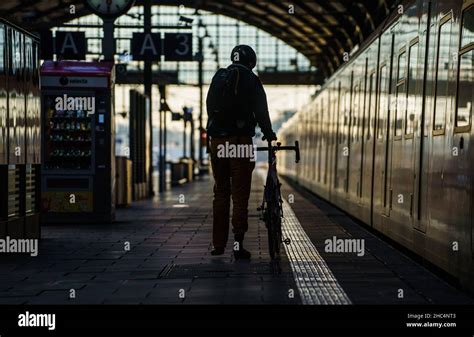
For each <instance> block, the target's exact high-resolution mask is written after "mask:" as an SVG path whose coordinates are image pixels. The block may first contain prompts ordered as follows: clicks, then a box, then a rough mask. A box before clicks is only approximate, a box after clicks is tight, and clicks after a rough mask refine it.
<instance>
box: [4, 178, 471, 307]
mask: <svg viewBox="0 0 474 337" xmlns="http://www.w3.org/2000/svg"><path fill="white" fill-rule="evenodd" d="M282 183H283V190H282V193H283V196H284V198H286V196H288V195H289V194H293V195H294V203H292V204H288V203H286V202H285V206H284V212H285V224H284V229H283V230H284V236H286V237H290V238H291V240H292V242H291V244H290V245H288V246H284V251H283V253H282V255H283V256H282V261H281V273H280V274H276V273H275V272H274V271H273V270H272V268H271V266H270V264H269V261H270V257H269V254H268V249H267V236H266V235H267V232H266V228H265V225H264V223H263V222H262V221H260V220H259V214H258V212H257V210H256V208H257V206H258V205H259V203H260V202H261V198H262V194H263V180H262V172H261V171H256V172H255V175H254V183H253V187H252V194H251V200H250V206H249V232H248V234H247V236H246V240H245V242H244V244H245V248H246V249H248V250H249V251H250V252H251V253H252V259H251V261H250V262H241V261H234V259H233V255H232V238H231V237H230V240H229V244H228V248H227V251H226V253H225V255H223V256H219V257H214V256H211V254H210V251H211V248H212V247H211V243H210V240H211V231H212V178H209V177H205V178H201V180H197V181H195V182H193V183H192V184H188V185H184V186H181V187H178V188H174V189H173V190H171V191H168V192H166V193H165V194H164V195H162V196H160V197H156V198H155V199H154V200H145V201H140V202H136V203H134V204H133V205H132V207H130V208H128V209H120V210H118V211H117V222H116V223H115V224H112V225H105V224H104V225H100V224H98V225H50V226H43V228H42V238H43V239H42V240H41V241H40V247H39V255H38V256H37V257H30V256H20V255H16V256H15V255H10V256H7V255H8V254H4V256H0V304H71V305H74V304H473V303H474V301H473V298H472V297H471V296H470V295H468V294H467V293H464V292H463V291H462V290H459V289H457V288H456V287H455V286H453V285H451V284H449V283H447V282H445V281H444V280H443V279H441V278H440V277H438V276H437V275H435V274H433V273H432V272H431V271H430V270H428V269H426V268H425V267H424V266H422V265H420V264H419V263H417V262H415V261H413V260H412V259H411V258H410V257H408V256H406V255H404V254H403V253H401V252H400V251H399V250H398V249H396V248H394V247H392V246H390V245H389V244H388V243H387V242H386V241H384V240H382V239H381V238H379V237H377V236H375V235H374V234H372V233H371V232H370V231H367V230H366V229H365V228H364V227H363V226H360V224H358V223H355V222H354V221H353V220H351V219H350V218H349V217H347V216H346V215H345V214H344V213H342V212H340V211H339V210H337V209H335V208H334V207H333V206H331V205H329V204H328V203H326V202H324V201H323V200H321V199H319V198H318V197H316V196H314V195H311V194H309V193H308V192H305V191H302V190H300V189H298V188H296V187H294V186H291V185H290V184H289V183H288V182H286V181H285V180H282ZM231 235H232V234H231ZM333 236H336V237H338V238H357V239H363V240H364V242H365V254H364V255H363V256H357V255H356V254H354V253H330V252H325V240H326V239H327V238H331V237H333ZM400 289H401V290H402V293H403V296H401V297H400Z"/></svg>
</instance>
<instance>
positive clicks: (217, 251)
mask: <svg viewBox="0 0 474 337" xmlns="http://www.w3.org/2000/svg"><path fill="white" fill-rule="evenodd" d="M222 254H224V248H220V247H218V248H214V249H213V250H211V255H213V256H217V255H222Z"/></svg>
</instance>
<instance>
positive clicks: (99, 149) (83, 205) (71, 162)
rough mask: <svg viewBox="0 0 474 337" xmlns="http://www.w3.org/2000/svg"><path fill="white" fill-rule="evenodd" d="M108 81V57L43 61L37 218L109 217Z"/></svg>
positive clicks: (111, 75) (111, 138) (111, 137)
mask: <svg viewBox="0 0 474 337" xmlns="http://www.w3.org/2000/svg"><path fill="white" fill-rule="evenodd" d="M114 81H115V71H114V65H113V63H110V62H78V61H45V62H44V63H43V65H42V67H41V89H42V90H41V92H42V98H41V99H42V101H41V104H42V109H43V114H42V116H43V117H42V118H43V133H42V144H43V149H44V150H43V169H42V196H41V207H42V212H43V217H42V221H43V223H83V222H87V223H103V222H107V223H110V222H112V221H114V217H115V198H114V196H115V128H114Z"/></svg>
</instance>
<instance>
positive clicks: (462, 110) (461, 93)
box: [456, 49, 474, 131]
mask: <svg viewBox="0 0 474 337" xmlns="http://www.w3.org/2000/svg"><path fill="white" fill-rule="evenodd" d="M473 73H474V49H471V50H470V51H469V52H467V53H464V54H463V55H461V57H460V60H459V79H458V83H459V84H458V95H457V96H458V98H457V111H456V127H466V126H469V125H471V118H472V100H473V98H474V97H473V96H474V95H473V94H474V86H473V85H472V81H473V77H474V76H473ZM459 131H462V130H459Z"/></svg>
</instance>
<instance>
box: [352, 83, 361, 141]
mask: <svg viewBox="0 0 474 337" xmlns="http://www.w3.org/2000/svg"><path fill="white" fill-rule="evenodd" d="M353 92H354V102H353V104H352V123H351V126H350V127H351V141H352V142H356V141H358V131H357V124H358V120H359V111H360V106H359V97H360V90H359V85H358V84H356V86H355V87H354V91H353Z"/></svg>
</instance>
